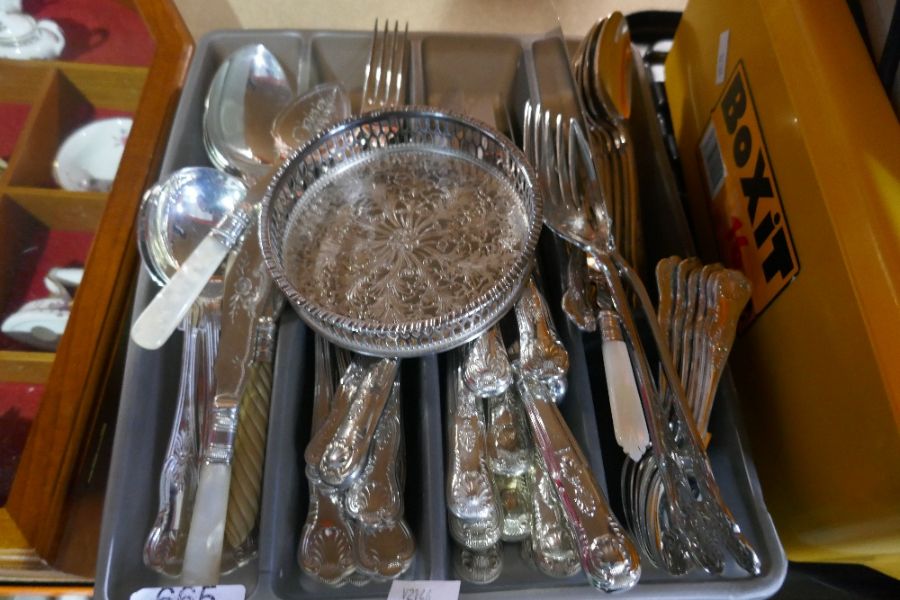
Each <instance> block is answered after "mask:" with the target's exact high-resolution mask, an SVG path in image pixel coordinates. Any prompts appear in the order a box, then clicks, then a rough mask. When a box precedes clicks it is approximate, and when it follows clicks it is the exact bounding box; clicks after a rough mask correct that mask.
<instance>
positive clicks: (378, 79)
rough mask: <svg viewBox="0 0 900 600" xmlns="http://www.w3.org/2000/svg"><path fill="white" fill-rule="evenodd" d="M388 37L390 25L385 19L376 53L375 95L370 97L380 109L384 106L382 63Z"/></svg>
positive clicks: (385, 74) (385, 75)
mask: <svg viewBox="0 0 900 600" xmlns="http://www.w3.org/2000/svg"><path fill="white" fill-rule="evenodd" d="M389 35H390V23H389V22H388V20H387V19H385V21H384V31H383V32H382V33H381V49H380V51H379V53H378V70H377V72H376V74H375V93H374V94H373V95H372V103H373V104H374V105H375V108H380V107H382V106H384V92H383V91H382V87H381V86H382V85H383V84H384V83H385V79H386V77H387V75H388V73H386V72H385V70H384V62H385V54H386V53H387V48H388V36H389Z"/></svg>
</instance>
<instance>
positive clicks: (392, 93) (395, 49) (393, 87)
mask: <svg viewBox="0 0 900 600" xmlns="http://www.w3.org/2000/svg"><path fill="white" fill-rule="evenodd" d="M399 29H400V23H399V22H398V21H394V29H393V31H392V30H391V29H390V22H389V21H388V20H387V19H385V21H384V29H383V30H379V29H378V19H375V30H374V32H373V35H372V47H371V48H370V49H369V61H368V62H367V63H366V78H365V81H364V82H363V92H362V105H361V107H360V112H363V113H365V112H369V111H372V110H378V109H380V108H389V107H391V106H397V105H398V104H402V102H403V98H402V94H403V86H404V79H405V77H406V38H407V33H408V31H409V24H404V26H403V33H402V34H401V33H400V30H399Z"/></svg>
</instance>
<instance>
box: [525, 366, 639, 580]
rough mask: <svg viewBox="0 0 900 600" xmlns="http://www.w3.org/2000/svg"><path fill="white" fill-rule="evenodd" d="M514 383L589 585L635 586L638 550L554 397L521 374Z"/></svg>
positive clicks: (637, 573) (637, 571)
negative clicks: (607, 500)
mask: <svg viewBox="0 0 900 600" xmlns="http://www.w3.org/2000/svg"><path fill="white" fill-rule="evenodd" d="M516 379H517V384H518V389H519V395H520V397H521V398H522V402H523V403H524V405H525V412H526V413H527V415H528V420H529V422H530V424H531V429H532V433H533V435H534V439H535V444H536V445H537V448H538V454H539V456H540V458H541V460H542V461H543V464H544V466H545V467H546V469H547V472H548V473H549V475H550V477H551V479H552V480H553V481H554V482H555V483H556V487H557V494H558V496H559V500H560V502H561V503H562V506H563V509H564V511H565V514H566V517H567V519H568V522H569V526H570V527H571V528H572V531H573V533H574V535H575V542H576V544H577V545H578V551H579V555H580V559H581V565H582V568H583V569H584V571H585V574H586V575H587V578H588V581H589V582H590V583H591V585H592V586H594V587H596V588H598V589H601V590H604V591H608V592H609V591H616V590H625V589H628V588H631V587H633V586H634V585H635V584H636V583H637V581H638V579H639V578H640V574H641V566H640V560H639V558H638V553H637V549H636V548H635V546H634V543H633V542H632V541H631V539H630V537H629V536H628V534H626V533H625V531H624V529H623V528H622V527H621V525H619V522H618V521H617V520H616V517H615V516H614V515H613V514H612V511H611V510H610V509H609V505H608V504H607V502H606V498H605V497H604V496H603V492H602V491H601V490H600V486H599V485H598V484H597V481H596V480H595V479H594V476H593V473H591V470H590V468H589V466H588V463H587V461H586V460H585V458H584V455H583V454H582V453H581V449H580V448H579V447H578V444H577V443H576V441H575V439H574V436H573V435H572V432H571V431H570V430H569V428H568V426H567V425H566V423H565V421H564V420H563V418H562V415H561V414H560V413H559V409H558V408H557V407H556V404H555V403H554V402H553V398H552V397H551V396H550V394H549V393H548V392H547V391H546V389H544V388H543V386H542V385H541V384H540V383H539V382H535V381H533V380H528V379H526V378H524V377H521V374H517V378H516Z"/></svg>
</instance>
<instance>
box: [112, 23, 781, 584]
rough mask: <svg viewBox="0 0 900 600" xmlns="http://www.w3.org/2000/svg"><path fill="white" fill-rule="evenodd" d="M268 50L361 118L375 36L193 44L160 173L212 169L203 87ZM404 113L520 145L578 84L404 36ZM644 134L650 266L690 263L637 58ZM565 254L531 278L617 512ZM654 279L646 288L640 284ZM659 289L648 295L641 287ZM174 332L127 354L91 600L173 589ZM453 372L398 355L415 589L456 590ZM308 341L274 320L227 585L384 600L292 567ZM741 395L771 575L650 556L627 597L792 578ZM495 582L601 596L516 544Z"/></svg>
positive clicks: (497, 42)
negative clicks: (167, 531)
mask: <svg viewBox="0 0 900 600" xmlns="http://www.w3.org/2000/svg"><path fill="white" fill-rule="evenodd" d="M250 43H262V44H265V45H266V46H267V47H268V48H269V49H270V50H271V51H272V52H273V53H274V54H275V55H276V56H277V57H278V58H279V59H280V61H281V63H282V65H283V66H284V67H285V69H286V71H287V72H288V73H289V75H291V76H293V77H296V78H297V84H298V90H301V91H303V90H306V89H310V88H312V87H313V86H315V85H317V84H319V83H324V82H338V83H340V84H342V85H343V86H344V88H345V89H346V90H347V91H348V92H349V93H350V95H351V98H352V101H353V104H354V107H357V106H358V105H359V99H360V95H361V88H362V83H363V74H364V69H365V63H366V59H367V57H368V53H369V46H370V43H371V33H369V32H326V31H222V32H215V33H212V34H210V35H208V36H206V37H205V38H204V39H203V40H202V41H201V42H200V43H199V45H198V46H197V50H196V53H195V55H194V59H193V63H192V65H191V68H190V71H189V73H188V77H187V81H186V84H185V88H184V91H183V93H182V96H181V99H180V102H179V104H178V107H177V113H176V117H175V121H174V124H173V127H172V132H171V137H170V139H169V143H168V146H167V148H166V153H165V157H164V161H163V166H162V173H161V176H165V175H166V174H168V173H169V172H171V171H173V170H175V169H178V168H180V167H184V166H189V165H208V164H209V162H208V159H207V158H206V154H205V152H204V149H203V136H202V132H201V127H202V125H201V122H202V113H203V104H204V99H205V96H206V90H207V88H208V85H209V83H210V81H211V79H212V77H213V74H214V73H215V71H216V68H217V67H218V66H219V64H220V63H221V62H222V61H223V60H224V59H225V58H226V57H227V56H228V55H229V54H230V53H231V52H232V51H233V50H235V49H237V48H239V47H240V46H242V45H245V44H250ZM409 46H410V48H409V49H410V53H409V57H410V60H409V65H408V73H407V77H408V79H407V81H408V82H409V86H408V87H407V90H406V94H407V98H406V101H407V102H408V103H410V104H427V105H435V106H444V107H450V108H456V109H460V108H465V109H466V110H467V111H468V112H470V114H472V116H475V117H476V118H481V119H482V120H491V119H493V120H494V121H495V125H496V127H497V128H498V129H500V130H501V131H503V132H504V133H507V134H509V135H511V136H513V137H514V138H518V137H519V135H520V130H521V127H520V126H519V125H518V124H519V123H520V122H521V117H522V106H523V104H524V102H525V100H526V99H528V98H531V99H532V100H538V99H539V100H540V101H541V102H542V103H544V104H545V105H548V104H549V105H550V106H551V107H553V108H557V109H559V108H568V109H570V110H571V109H572V107H574V106H575V104H574V102H575V101H574V99H573V97H572V92H571V90H572V84H571V82H570V75H569V71H568V69H567V66H566V60H567V59H566V55H565V52H564V51H563V49H562V48H563V46H562V44H561V43H560V42H559V41H558V38H553V37H548V38H542V39H536V38H517V37H511V36H497V37H491V36H481V35H479V36H474V35H457V34H413V33H411V34H410V41H409ZM635 73H636V78H635V83H636V88H635V92H634V103H635V106H634V110H633V118H632V121H633V124H632V126H633V128H634V131H633V135H634V143H635V149H636V155H637V158H638V169H639V178H640V179H639V182H640V193H641V202H642V219H643V221H642V223H643V230H644V239H645V240H646V241H647V248H646V251H647V257H648V265H653V264H655V261H656V260H657V259H659V258H661V257H663V256H667V255H670V254H680V255H682V256H684V255H687V254H689V253H690V249H691V240H690V233H689V231H688V229H687V226H686V221H685V218H684V215H683V213H682V208H681V204H680V200H679V197H678V191H677V189H676V186H675V183H674V181H675V180H674V177H673V173H672V171H671V167H670V165H669V163H668V161H667V157H666V155H665V151H664V149H663V142H662V137H661V133H660V131H659V126H658V122H657V115H656V112H655V109H654V104H653V102H652V99H651V97H650V87H649V82H648V81H647V76H646V72H645V71H644V70H643V67H642V66H641V64H640V63H639V62H635ZM564 256H565V250H564V248H563V245H562V244H561V243H559V242H558V241H556V240H555V239H554V238H553V236H551V235H549V233H548V232H547V231H546V230H545V231H544V234H543V235H542V239H541V244H540V247H539V252H538V260H537V263H538V270H539V272H540V277H541V280H542V284H543V287H544V291H545V294H546V296H547V299H548V302H549V303H550V305H551V310H552V311H553V316H554V319H555V322H556V324H557V328H558V329H559V330H560V333H561V335H562V337H563V341H564V342H565V344H566V347H567V348H568V350H569V353H570V357H571V371H570V374H569V392H568V394H567V397H566V399H565V401H564V403H563V404H562V406H561V410H562V412H563V415H564V417H565V419H566V420H567V422H568V423H569V426H570V427H571V428H572V430H573V432H574V433H575V436H576V437H577V439H578V441H579V443H580V444H581V445H582V447H583V449H584V450H585V453H586V455H587V457H588V459H589V460H590V462H591V465H592V467H593V469H594V473H595V475H596V477H597V479H598V481H599V482H600V483H601V485H602V486H603V487H604V489H606V490H608V492H609V494H610V497H611V501H612V504H613V508H614V510H616V512H617V514H618V515H619V517H620V519H621V517H622V513H621V510H619V509H618V496H619V480H618V477H619V472H620V469H621V464H622V461H623V458H624V455H623V454H622V452H621V451H620V450H619V448H618V447H617V446H616V444H615V441H614V438H613V436H612V426H611V424H610V423H611V422H610V415H609V407H608V403H607V400H606V387H605V382H604V380H603V369H602V362H601V357H600V349H599V348H600V342H599V338H598V336H597V335H594V334H581V333H580V332H579V331H578V330H577V329H575V328H574V327H573V326H571V325H570V324H569V323H568V321H566V320H565V319H564V318H563V315H562V314H561V311H560V310H559V298H560V295H561V292H562V286H563V279H564V277H565V258H564ZM645 281H648V283H649V281H650V280H648V279H647V278H645ZM648 287H649V288H650V289H651V293H652V290H653V287H652V286H650V285H648ZM155 292H156V286H155V285H154V284H152V283H151V282H150V280H149V278H148V277H147V276H146V274H145V273H142V274H141V277H140V279H139V282H138V286H137V290H136V299H135V309H134V310H135V314H138V313H139V312H140V311H141V310H142V309H143V307H144V306H145V305H146V304H147V303H148V302H149V300H150V298H151V297H152V295H153V294H154V293H155ZM180 349H181V338H180V335H175V336H173V338H172V339H171V340H170V341H169V342H168V343H167V344H166V345H165V346H164V347H163V348H162V349H160V350H158V351H154V352H151V351H146V350H143V349H141V348H139V347H137V346H136V345H134V344H131V345H130V346H129V348H128V358H127V363H126V371H125V382H124V385H123V390H122V399H121V407H120V412H119V417H118V425H117V429H116V438H115V443H114V449H113V459H112V467H111V473H110V479H109V486H108V491H107V497H106V505H105V509H104V514H103V524H102V532H101V541H100V552H99V558H98V570H97V577H96V590H95V594H96V596H95V597H96V598H103V599H107V598H109V599H115V600H122V599H125V598H128V597H129V596H130V595H131V594H132V593H133V592H134V591H136V590H138V589H140V588H143V587H155V586H164V585H172V584H176V583H177V581H174V580H171V579H168V578H165V577H163V576H160V575H158V574H156V573H155V572H153V571H151V570H150V569H148V568H147V567H145V566H144V564H143V562H142V548H143V544H144V540H145V538H146V535H147V532H148V531H149V529H150V527H151V525H152V523H153V519H154V517H155V512H156V505H157V500H158V499H157V495H158V478H159V471H160V467H161V463H162V459H163V455H164V453H165V449H166V444H167V441H168V437H169V432H170V428H171V424H172V419H173V413H174V409H175V398H176V394H177V381H178V369H179V359H180ZM446 362H447V361H446V360H445V357H442V356H428V357H425V358H421V359H417V360H405V361H403V364H402V369H401V378H402V379H401V381H402V390H403V400H402V403H403V409H402V410H403V419H404V433H405V436H406V456H407V480H406V491H405V510H406V518H407V521H408V522H409V524H410V527H411V528H412V530H413V533H414V535H415V538H416V543H417V555H416V558H415V561H414V563H413V565H412V567H411V568H410V569H409V571H408V572H407V573H406V574H405V575H404V578H406V579H438V580H440V579H458V576H457V575H456V574H455V573H454V571H453V566H452V553H453V551H454V548H453V545H452V542H451V541H450V538H449V535H448V532H447V524H446V507H445V501H444V469H445V462H444V461H445V458H444V444H445V440H444V395H445V393H446V390H445V384H444V382H445V371H446ZM312 365H313V361H312V335H311V333H310V331H309V330H307V328H306V327H305V326H304V325H303V323H302V322H301V321H300V320H299V319H298V318H297V316H296V315H295V314H294V313H293V312H292V311H291V310H290V309H289V308H288V309H286V310H285V312H284V313H283V316H282V318H281V327H280V332H279V337H278V348H277V357H276V362H275V382H274V389H273V394H272V399H271V412H270V419H269V439H268V448H267V456H266V469H265V481H264V491H263V498H262V506H261V516H260V519H261V523H260V532H259V556H258V558H257V559H256V560H254V561H253V562H251V563H250V564H247V565H245V566H243V567H241V568H240V569H238V570H237V571H235V572H233V573H230V574H228V575H226V576H224V577H223V578H222V583H239V584H243V585H244V586H245V587H246V590H247V597H248V598H252V599H259V600H262V599H276V598H285V599H289V598H297V599H301V598H310V599H313V598H323V599H327V598H345V597H346V598H363V597H366V598H384V597H386V596H387V592H388V589H389V585H390V584H389V583H376V584H369V585H367V586H364V587H360V588H357V587H353V586H349V585H348V586H344V587H342V588H337V589H336V588H330V587H326V586H323V585H319V584H317V583H315V582H313V581H312V580H310V579H309V578H307V577H305V576H304V575H303V574H302V573H301V571H300V569H299V567H298V565H297V559H296V557H297V544H298V541H299V537H300V531H301V528H302V525H303V522H304V519H305V518H306V511H307V504H308V499H307V498H308V496H307V494H308V490H307V484H306V479H305V477H304V475H303V465H302V454H303V448H304V446H305V444H306V442H307V441H308V439H309V433H310V432H309V418H310V412H311V402H310V398H311V392H312V385H313V381H312V379H313V375H312V373H313V366H312ZM736 400H737V398H736V392H735V390H734V387H733V384H732V382H731V378H730V376H729V375H728V374H727V373H726V376H725V377H724V378H723V382H722V385H721V388H720V391H719V398H718V400H717V404H716V408H715V410H714V413H713V421H712V425H711V432H712V434H713V443H712V445H711V447H710V456H711V460H712V463H713V470H714V471H715V474H716V477H717V479H718V481H719V483H720V485H721V488H722V493H723V496H724V498H725V500H726V501H727V503H728V504H729V506H730V508H731V509H732V511H733V513H734V515H735V517H736V518H737V521H738V523H739V524H740V525H741V527H742V529H743V531H744V532H745V533H746V535H747V537H748V538H749V539H750V540H751V542H752V543H753V544H754V546H755V548H756V549H757V552H758V553H759V555H760V557H761V559H762V573H761V575H760V576H758V577H752V578H751V577H748V576H746V575H745V574H744V573H743V572H742V571H740V570H739V569H738V568H737V567H736V566H734V565H730V566H729V567H728V569H727V570H726V572H725V573H724V575H723V576H720V577H711V576H708V575H705V574H703V573H692V574H690V575H688V576H686V577H682V578H673V577H671V576H669V575H668V574H666V573H664V572H661V571H659V570H656V569H654V568H652V567H650V566H649V564H647V563H646V561H644V566H643V575H642V578H641V581H640V583H639V585H638V586H637V587H636V588H634V589H633V590H631V591H629V592H627V595H628V596H631V597H647V598H650V597H653V598H662V597H666V598H676V597H677V598H716V597H732V598H738V597H741V598H750V597H765V596H769V595H771V594H773V593H774V592H775V591H776V590H777V589H778V587H779V586H780V585H781V581H782V579H783V578H784V575H785V571H786V568H787V561H786V559H785V556H784V552H783V550H782V548H781V545H780V543H779V541H778V538H777V535H776V532H775V529H774V526H773V524H772V520H771V518H770V517H769V514H768V512H767V511H766V507H765V504H764V502H763V498H762V494H761V491H760V486H759V481H758V480H757V477H756V472H755V470H754V467H753V464H752V462H751V460H750V457H749V455H748V452H747V449H746V448H745V444H744V440H743V437H742V435H741V427H740V422H739V417H738V415H737V412H736V410H737V405H736ZM504 558H505V560H504V568H503V573H502V575H501V576H500V577H499V578H498V579H497V580H496V581H494V582H493V583H490V584H488V585H474V584H469V583H466V582H463V584H462V594H463V596H466V597H472V598H474V597H484V598H491V599H501V598H513V597H515V598H523V597H535V598H536V597H538V596H540V597H556V598H563V597H566V598H568V597H590V596H596V595H598V594H599V592H596V591H594V590H592V589H591V588H590V587H589V586H588V585H587V582H586V580H585V578H584V577H583V576H582V575H578V576H575V577H572V578H569V579H563V580H556V579H550V578H547V577H545V576H543V575H541V574H539V573H538V572H536V571H534V570H533V569H531V568H530V567H528V566H527V565H526V564H525V563H524V562H523V560H522V559H521V557H520V555H519V547H518V544H515V545H509V544H507V545H506V550H505V557H504Z"/></svg>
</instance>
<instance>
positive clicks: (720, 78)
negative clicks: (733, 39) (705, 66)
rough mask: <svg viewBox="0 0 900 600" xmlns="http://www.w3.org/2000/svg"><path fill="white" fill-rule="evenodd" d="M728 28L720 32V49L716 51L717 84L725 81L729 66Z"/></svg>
mask: <svg viewBox="0 0 900 600" xmlns="http://www.w3.org/2000/svg"><path fill="white" fill-rule="evenodd" d="M729 37H730V32H729V30H728V29H726V30H725V31H723V32H722V33H720V34H719V51H718V52H717V53H716V85H722V82H724V81H725V67H726V66H728V38H729Z"/></svg>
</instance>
